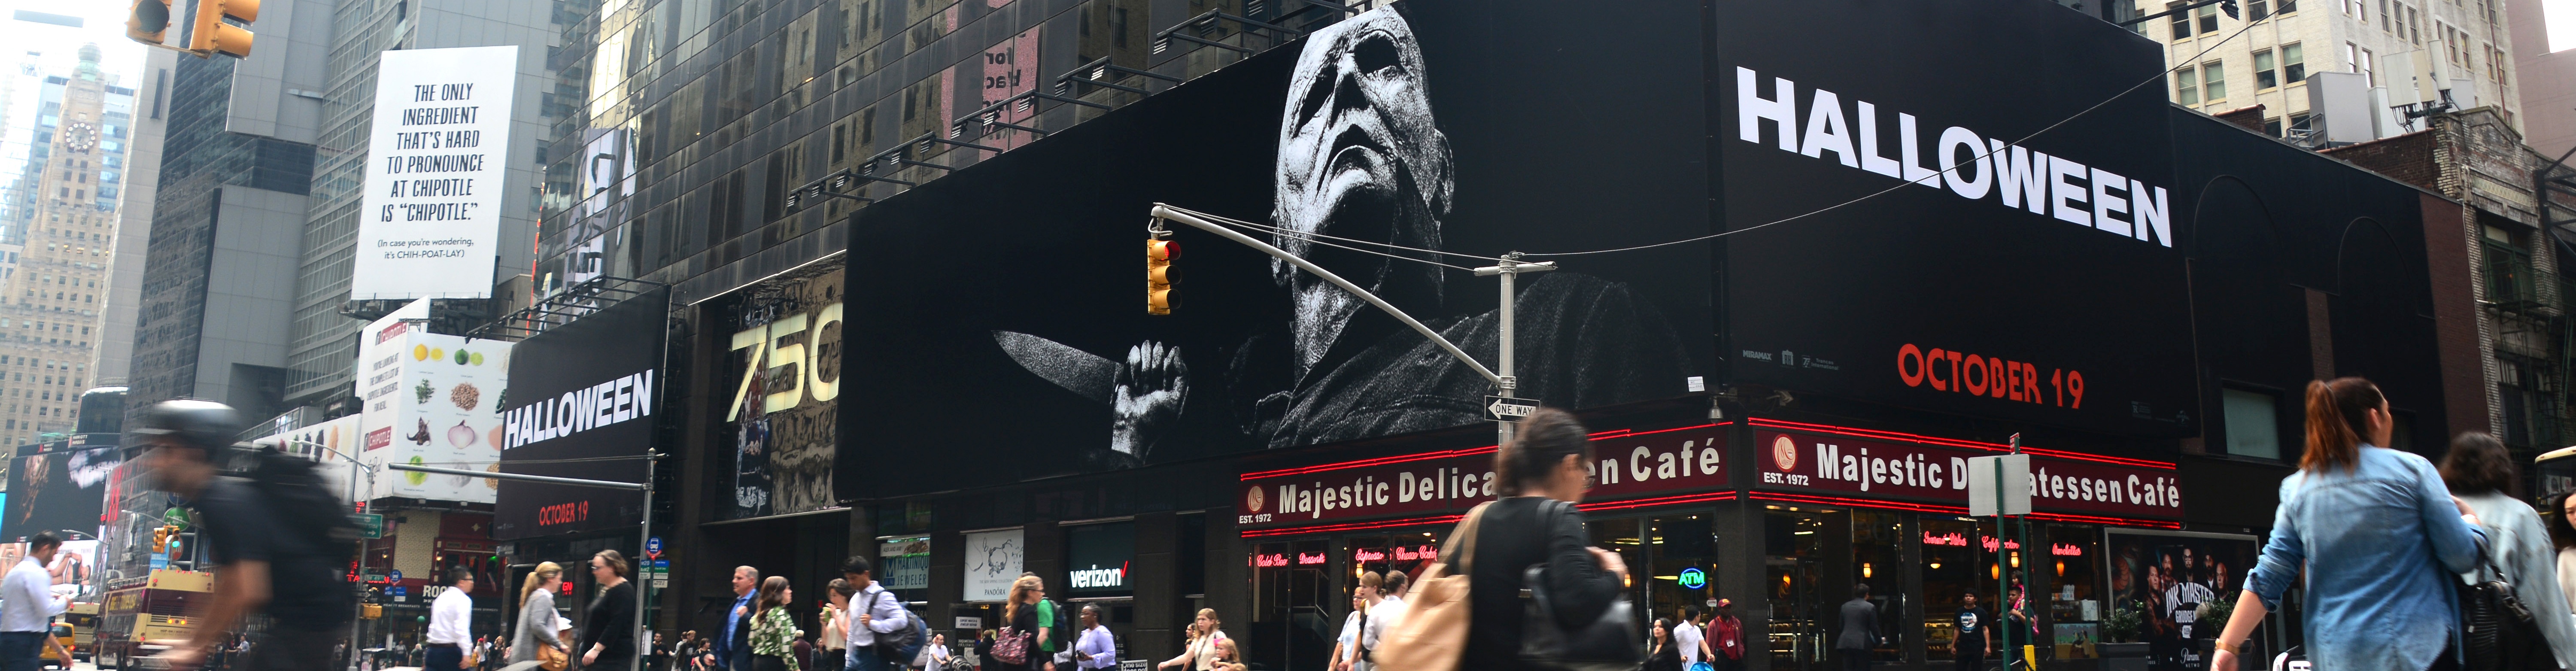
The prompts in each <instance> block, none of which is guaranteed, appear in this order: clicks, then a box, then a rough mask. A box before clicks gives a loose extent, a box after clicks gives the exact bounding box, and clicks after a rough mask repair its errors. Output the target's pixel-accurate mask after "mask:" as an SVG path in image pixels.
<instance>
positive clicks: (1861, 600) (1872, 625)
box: [1834, 583, 1885, 671]
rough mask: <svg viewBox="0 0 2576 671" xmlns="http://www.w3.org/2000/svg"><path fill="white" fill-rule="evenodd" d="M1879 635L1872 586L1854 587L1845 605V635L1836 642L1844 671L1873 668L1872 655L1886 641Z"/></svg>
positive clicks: (1876, 608)
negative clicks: (1870, 663) (1870, 595)
mask: <svg viewBox="0 0 2576 671" xmlns="http://www.w3.org/2000/svg"><path fill="white" fill-rule="evenodd" d="M1884 640H1885V637H1882V636H1880V635H1879V633H1878V604H1874V603H1870V602H1869V583H1861V584H1858V585H1853V586H1852V600H1850V601H1845V602H1843V633H1842V636H1840V637H1837V638H1835V639H1834V652H1836V653H1840V654H1841V655H1842V658H1843V668H1844V669H1848V670H1849V671H1864V670H1865V669H1868V668H1869V651H1870V649H1871V648H1876V647H1878V644H1879V643H1880V642H1881V641H1884Z"/></svg>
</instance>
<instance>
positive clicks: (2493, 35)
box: [2478, 0, 2504, 40]
mask: <svg viewBox="0 0 2576 671" xmlns="http://www.w3.org/2000/svg"><path fill="white" fill-rule="evenodd" d="M2478 15H2479V16H2483V17H2486V19H2487V39H2489V40H2501V39H2504V17H2500V16H2496V3H2495V0H2478Z"/></svg>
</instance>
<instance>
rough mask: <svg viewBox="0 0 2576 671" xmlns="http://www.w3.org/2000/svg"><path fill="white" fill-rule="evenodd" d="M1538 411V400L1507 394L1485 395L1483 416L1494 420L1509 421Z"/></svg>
mask: <svg viewBox="0 0 2576 671" xmlns="http://www.w3.org/2000/svg"><path fill="white" fill-rule="evenodd" d="M1533 412H1538V401H1533V400H1530V399H1526V398H1512V397H1509V396H1487V397H1485V416H1486V417H1490V418H1492V419H1494V420H1495V421H1510V420H1515V419H1520V418H1523V417H1528V416H1530V413H1533Z"/></svg>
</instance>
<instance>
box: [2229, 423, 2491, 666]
mask: <svg viewBox="0 0 2576 671" xmlns="http://www.w3.org/2000/svg"><path fill="white" fill-rule="evenodd" d="M2307 396H2308V399H2307V415H2308V417H2307V434H2308V440H2307V452H2306V454H2303V455H2301V456H2300V457H2299V470H2298V472H2296V473H2292V474H2291V475H2290V477H2288V478H2286V479H2284V480H2282V481H2281V504H2280V505H2279V506H2278V507H2277V508H2275V509H2274V512H2273V520H2272V537H2271V539H2270V540H2269V541H2267V542H2266V543H2265V544H2264V546H2263V557H2262V559H2261V560H2260V561H2259V562H2258V563H2257V564H2255V566H2254V570H2253V571H2252V572H2251V573H2250V574H2248V575H2247V576H2246V580H2245V590H2244V591H2243V592H2242V593H2240V594H2239V595H2238V596H2237V597H2236V613H2235V615H2233V616H2231V617H2229V618H2228V619H2227V629H2226V631H2223V632H2220V633H2219V634H2218V640H2217V641H2216V642H2215V645H2216V650H2217V654H2215V655H2213V656H2212V657H2211V658H2210V664H2209V667H2210V668H2213V669H2235V668H2239V666H2238V662H2237V659H2236V657H2237V653H2238V651H2239V649H2240V648H2239V646H2242V645H2244V644H2245V640H2246V637H2247V635H2249V634H2252V633H2253V632H2254V626H2255V625H2256V624H2259V623H2261V622H2262V620H2263V616H2264V615H2265V614H2267V613H2270V612H2272V611H2274V610H2277V609H2279V608H2280V605H2281V595H2282V593H2283V592H2285V591H2288V590H2289V589H2290V587H2292V586H2293V585H2295V584H2301V583H2300V582H2299V581H2300V580H2301V575H2300V570H2301V568H2303V567H2304V568H2305V569H2306V576H2305V577H2306V580H2305V582H2304V585H2305V586H2306V588H2307V598H2306V609H2305V612H2306V622H2305V623H2304V625H2305V626H2304V627H2302V628H2303V629H2304V630H2305V631H2306V632H2307V641H2308V645H2307V652H2308V659H2309V661H2311V662H2313V663H2315V665H2316V668H2319V669H2334V670H2335V671H2423V670H2425V669H2457V668H2459V666H2460V648H2459V641H2460V634H2461V633H2462V632H2461V631H2460V627H2459V621H2460V610H2459V604H2458V603H2457V602H2456V601H2455V590H2453V589H2452V587H2453V585H2456V584H2457V583H2455V582H2453V580H2454V576H2456V575H2458V574H2461V573H2467V572H2469V571H2470V570H2472V569H2474V568H2476V567H2477V566H2478V555H2479V552H2480V551H2481V550H2480V546H2482V545H2484V544H2485V543H2486V536H2485V533H2484V532H2483V531H2481V530H2480V529H2479V528H2478V520H2477V517H2476V516H2474V515H2471V514H2470V513H2469V507H2468V505H2467V504H2464V503H2461V502H2460V501H2459V500H2458V499H2455V498H2452V496H2451V494H2450V491H2449V490H2448V489H2447V488H2445V487H2444V486H2443V484H2442V476H2441V475H2440V474H2439V473H2438V472H2436V471H2435V470H2434V469H2433V462H2431V461H2426V460H2425V459H2424V457H2421V456H2417V455H2414V454H2410V453H2406V452H2399V451H2396V450H2391V449H2388V448H2385V447H2381V446H2383V445H2387V444H2388V443H2389V437H2390V436H2389V434H2390V432H2391V431H2392V429H2393V427H2394V425H2395V424H2396V421H2395V418H2394V417H2393V416H2392V415H2391V414H2390V411H2389V408H2388V400H2387V399H2386V398H2384V397H2382V396H2381V395H2380V393H2379V387H2378V386H2377V385H2373V384H2371V383H2370V381H2369V380H2364V379H2361V378H2357V377H2345V378H2336V379H2334V380H2330V381H2325V382H2310V383H2308V394H2307Z"/></svg>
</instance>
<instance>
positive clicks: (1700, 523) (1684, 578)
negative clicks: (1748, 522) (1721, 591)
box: [1646, 515, 1717, 621]
mask: <svg viewBox="0 0 2576 671" xmlns="http://www.w3.org/2000/svg"><path fill="white" fill-rule="evenodd" d="M1646 531H1647V533H1648V535H1649V536H1650V537H1651V538H1652V540H1651V541H1650V542H1649V543H1648V545H1649V546H1650V547H1651V549H1652V550H1653V554H1654V557H1655V563H1654V565H1653V566H1652V567H1650V568H1649V570H1648V571H1646V575H1647V576H1648V577H1649V578H1650V579H1651V582H1650V583H1649V584H1648V585H1646V595H1647V599H1648V601H1647V603H1648V604H1651V607H1650V608H1649V610H1650V611H1652V612H1650V613H1649V614H1648V616H1647V617H1648V619H1650V620H1651V619H1653V618H1658V617H1668V618H1673V619H1674V620H1675V621H1679V620H1680V619H1681V613H1682V608H1684V607H1697V608H1699V610H1700V612H1701V613H1703V614H1704V613H1707V612H1708V611H1709V609H1710V608H1711V607H1713V606H1714V605H1715V603H1716V601H1717V596H1716V594H1715V593H1714V592H1712V591H1711V590H1713V589H1715V588H1714V587H1713V586H1711V585H1710V582H1711V581H1712V579H1714V578H1715V577H1716V576H1717V542H1716V540H1717V536H1716V534H1715V532H1714V531H1713V530H1711V528H1710V527H1709V516H1708V515H1672V516H1666V517H1657V518H1654V519H1651V520H1647V522H1646Z"/></svg>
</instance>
